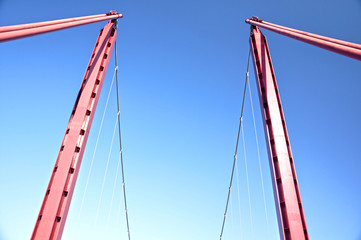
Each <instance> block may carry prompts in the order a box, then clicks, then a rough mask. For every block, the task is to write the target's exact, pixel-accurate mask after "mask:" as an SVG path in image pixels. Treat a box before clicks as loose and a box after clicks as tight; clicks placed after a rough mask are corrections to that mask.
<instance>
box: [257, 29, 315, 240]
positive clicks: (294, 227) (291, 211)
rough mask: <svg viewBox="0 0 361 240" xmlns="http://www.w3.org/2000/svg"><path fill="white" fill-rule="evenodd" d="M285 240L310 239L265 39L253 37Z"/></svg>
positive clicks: (262, 107) (273, 177) (273, 181)
mask: <svg viewBox="0 0 361 240" xmlns="http://www.w3.org/2000/svg"><path fill="white" fill-rule="evenodd" d="M250 45H251V48H252V57H253V63H254V64H253V65H254V68H255V74H256V78H257V80H258V81H257V86H258V93H259V97H260V103H261V111H262V117H263V125H264V130H265V136H266V142H267V145H268V155H269V162H270V168H271V176H272V183H273V188H274V196H275V203H276V208H277V214H278V222H279V230H280V236H281V239H287V240H305V239H309V237H308V232H307V226H306V221H305V216H304V212H303V208H302V201H301V195H300V191H299V187H298V181H297V177H296V171H295V166H294V160H293V157H292V152H291V146H290V141H289V138H288V134H287V129H286V123H285V119H284V115H283V110H282V105H281V99H280V96H279V93H278V87H277V83H276V78H275V75H274V71H273V66H272V62H271V57H270V53H269V49H268V45H267V41H266V38H265V36H264V35H263V34H262V33H261V32H260V30H259V29H258V28H257V27H253V32H252V34H251V37H250Z"/></svg>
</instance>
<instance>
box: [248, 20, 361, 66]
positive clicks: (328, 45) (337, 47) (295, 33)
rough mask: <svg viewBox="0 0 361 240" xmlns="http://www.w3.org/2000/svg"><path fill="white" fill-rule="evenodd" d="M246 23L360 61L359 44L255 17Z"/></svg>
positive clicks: (360, 49) (360, 51)
mask: <svg viewBox="0 0 361 240" xmlns="http://www.w3.org/2000/svg"><path fill="white" fill-rule="evenodd" d="M246 23H249V24H251V25H253V26H257V27H260V28H263V29H266V30H269V31H272V32H275V33H278V34H281V35H284V36H287V37H290V38H293V39H296V40H299V41H302V42H305V43H308V44H311V45H314V46H317V47H320V48H323V49H326V50H329V51H332V52H335V53H338V54H341V55H344V56H347V57H351V58H354V59H357V60H360V61H361V45H360V44H356V43H350V42H346V41H342V40H338V39H334V38H329V37H324V36H321V35H317V34H312V33H308V32H303V31H300V30H296V29H292V28H287V27H283V26H280V25H276V24H273V23H268V22H266V21H263V20H260V19H258V18H256V17H254V18H251V19H246Z"/></svg>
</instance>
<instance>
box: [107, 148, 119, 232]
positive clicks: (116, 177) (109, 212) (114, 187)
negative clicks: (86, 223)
mask: <svg viewBox="0 0 361 240" xmlns="http://www.w3.org/2000/svg"><path fill="white" fill-rule="evenodd" d="M119 166H120V154H119V157H118V164H117V170H116V173H115V179H114V184H113V192H112V199H111V201H110V207H109V211H108V217H107V221H106V230H108V227H109V220H110V214H111V212H112V208H113V201H114V195H115V189H116V186H117V180H118V173H119Z"/></svg>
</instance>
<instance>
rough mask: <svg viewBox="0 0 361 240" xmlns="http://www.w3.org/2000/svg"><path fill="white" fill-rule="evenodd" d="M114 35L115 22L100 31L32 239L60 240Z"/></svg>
mask: <svg viewBox="0 0 361 240" xmlns="http://www.w3.org/2000/svg"><path fill="white" fill-rule="evenodd" d="M116 35H117V34H116V28H115V22H114V20H113V21H111V22H109V23H108V24H106V26H105V27H104V28H103V29H102V30H101V31H100V34H99V37H98V40H97V42H96V45H95V48H94V51H93V54H92V56H91V59H90V62H89V65H88V68H87V70H86V73H85V76H84V79H83V82H82V84H81V87H80V90H79V93H78V96H77V99H76V101H75V105H74V108H73V111H72V113H71V116H70V119H69V123H68V126H67V128H66V131H65V135H64V138H63V141H62V143H61V147H60V150H59V154H58V157H57V159H56V162H55V166H54V169H53V172H52V175H51V178H50V181H49V185H48V187H47V189H46V193H45V197H44V200H43V203H42V205H41V208H40V212H39V215H38V218H37V221H36V224H35V227H34V231H33V234H32V237H31V239H61V236H62V232H63V229H64V225H65V221H66V217H67V214H68V210H69V206H70V202H71V198H72V195H73V191H74V187H75V183H76V179H77V176H78V173H79V168H80V164H81V161H82V157H83V153H84V150H85V145H86V142H87V138H88V135H89V131H90V127H91V123H92V120H93V117H94V113H95V109H96V106H97V102H98V99H99V95H100V91H101V88H102V85H103V81H104V77H105V74H106V71H107V68H108V65H109V60H110V56H111V53H112V50H113V46H114V43H115V39H116Z"/></svg>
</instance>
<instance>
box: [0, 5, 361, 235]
mask: <svg viewBox="0 0 361 240" xmlns="http://www.w3.org/2000/svg"><path fill="white" fill-rule="evenodd" d="M110 10H117V11H118V12H121V13H123V14H124V18H123V19H121V20H120V21H119V30H118V54H119V69H120V71H119V74H120V76H119V77H120V98H121V119H122V120H121V125H122V131H123V136H122V137H123V141H124V142H123V147H124V160H125V171H126V172H125V174H126V185H127V196H128V208H129V220H130V229H131V236H132V239H135V240H136V239H149V240H152V239H157V240H163V239H164V240H169V239H173V240H178V239H182V240H184V239H197V240H199V239H207V240H208V239H219V233H220V228H221V224H222V218H223V212H224V205H225V200H226V196H227V190H228V189H227V188H228V184H229V177H230V171H231V165H232V160H233V153H234V147H235V141H236V134H237V127H238V121H239V115H240V108H241V99H242V90H243V85H244V76H245V70H246V63H247V55H248V50H249V45H248V37H249V26H248V25H247V24H245V23H244V20H245V18H247V17H252V16H254V15H256V16H258V17H260V18H261V19H264V20H266V21H269V22H272V23H276V24H280V25H284V26H288V27H293V28H296V29H300V30H305V31H309V32H313V33H318V34H322V35H326V36H330V37H334V38H339V39H342V40H346V41H351V42H356V43H361V33H360V22H361V1H360V0H345V1H342V2H341V1H335V0H329V1H325V0H322V1H320V0H317V1H311V0H305V1H293V0H291V1H284V0H272V1H266V0H258V1H235V0H228V1H214V0H208V1H206V0H193V1H190V0H183V1H165V0H154V1H145V0H139V1H128V0H127V1H125V0H120V1H109V0H104V1H94V0H89V1H80V0H79V1H68V0H64V1H23V0H11V1H10V0H0V25H1V26H6V25H13V24H22V23H30V22H38V21H46V20H53V19H61V18H68V17H77V16H86V15H92V14H100V13H106V12H109V11H110ZM104 25H105V22H104V23H97V24H92V25H88V26H82V27H78V28H74V29H68V30H64V31H60V32H55V33H50V34H46V35H41V36H36V37H32V38H27V39H22V40H16V41H13V42H7V43H2V44H0V52H1V53H0V69H1V70H0V81H1V87H0V109H1V124H0V182H1V183H0V193H1V197H0V239H28V238H29V237H30V235H31V232H32V229H33V227H34V224H35V220H36V217H37V214H38V211H39V209H40V205H41V202H42V200H43V196H44V193H45V189H46V187H47V184H48V181H49V177H50V173H51V170H52V168H53V165H54V162H55V159H56V156H57V153H58V150H59V147H60V143H61V141H62V137H63V134H64V131H65V128H66V125H67V122H68V118H69V115H70V113H71V109H72V107H73V104H74V101H75V98H76V95H77V93H78V90H79V87H80V83H81V79H82V78H83V75H84V73H85V69H86V67H87V64H88V61H89V58H90V55H91V52H92V49H93V47H94V44H95V41H96V38H97V35H98V33H99V30H100V29H101V28H102V27H103V26H104ZM263 33H264V34H265V35H266V36H267V39H268V43H269V47H270V51H271V57H272V60H273V64H274V68H275V73H276V78H277V81H278V86H279V89H280V95H281V99H282V104H283V107H284V114H285V117H286V121H287V127H288V131H289V135H290V140H291V145H292V150H293V155H294V159H295V164H296V171H297V176H298V180H299V185H300V191H301V195H302V200H303V206H304V211H305V216H306V221H307V226H308V230H309V235H310V237H311V239H335V240H336V239H350V240H360V239H361V224H360V223H361V204H360V200H361V188H360V184H361V174H360V170H361V161H360V147H361V145H360V143H361V140H360V135H361V127H360V124H359V122H360V118H361V110H360V100H359V93H360V90H361V82H360V76H361V63H360V62H359V61H356V60H353V59H348V58H346V57H344V56H340V55H337V54H334V53H331V52H327V51H325V50H322V49H318V48H316V47H313V46H309V45H306V44H304V43H301V42H297V41H295V40H292V39H288V38H286V37H282V36H278V35H276V34H274V33H271V32H268V31H263ZM113 70H114V59H112V61H111V64H110V66H109V69H108V73H107V77H106V80H105V83H104V86H103V92H102V95H101V97H100V100H99V104H98V109H97V112H96V115H95V118H94V122H93V126H92V130H91V133H90V136H89V140H88V145H87V149H86V152H85V154H84V158H83V164H82V167H81V170H80V173H79V177H78V182H77V185H76V189H75V193H74V196H73V201H72V205H71V208H70V212H69V215H68V219H67V224H66V226H65V230H64V234H63V239H126V232H125V221H124V211H123V206H122V205H121V207H122V211H121V214H118V209H119V203H120V202H121V203H123V202H122V201H123V200H121V198H120V190H121V188H120V182H119V181H118V183H117V184H118V185H117V189H118V191H117V193H116V195H115V197H114V204H113V208H112V210H111V214H110V218H109V221H108V220H107V216H108V212H109V211H110V210H109V208H110V201H111V193H112V188H113V185H112V184H113V182H114V178H115V170H116V164H117V160H118V158H117V152H118V151H119V148H118V145H117V144H118V141H117V140H116V141H115V143H114V147H113V150H112V155H111V159H110V168H109V172H108V175H107V178H106V185H105V190H104V197H103V200H102V202H101V208H100V210H101V211H100V214H99V218H98V222H97V224H96V225H94V219H95V216H96V209H97V205H98V201H99V193H100V189H101V184H102V179H103V175H104V171H105V165H106V161H107V156H108V153H109V146H110V143H111V137H112V132H113V126H114V121H115V116H116V100H115V92H114V88H113V90H112V92H111V100H110V103H109V106H108V110H107V113H106V117H105V122H104V127H103V130H102V134H101V136H100V144H99V147H98V150H97V152H96V155H95V160H94V166H93V172H92V175H91V180H90V183H89V188H88V192H87V195H86V199H85V203H84V207H83V211H82V213H81V214H80V216H79V217H78V215H79V207H80V204H81V198H82V194H83V192H84V186H85V183H86V178H87V175H88V172H89V168H90V162H91V158H92V155H93V149H94V146H95V142H96V138H97V134H98V131H99V126H100V121H101V117H102V113H103V109H104V106H105V102H106V98H107V93H108V91H109V88H110V83H111V80H112V76H113V72H114V71H113ZM250 84H251V89H252V97H253V102H254V108H255V115H256V126H257V130H258V139H259V141H260V150H261V153H260V155H261V163H262V170H263V177H264V181H265V197H266V203H267V215H268V221H269V227H268V228H269V231H267V224H266V218H265V210H264V205H263V197H262V188H261V180H260V174H259V167H258V158H257V149H256V141H255V135H254V129H253V120H252V112H251V105H250V99H249V95H247V98H246V100H247V101H246V106H245V113H244V131H245V144H246V147H247V148H246V151H247V163H248V174H249V184H250V198H251V203H252V208H251V209H252V221H251V220H250V219H251V217H250V214H249V205H248V195H247V183H246V172H245V162H244V158H243V145H242V144H243V143H242V142H241V144H240V152H239V157H238V159H239V162H238V171H239V187H240V188H239V189H240V190H239V191H240V207H241V214H240V213H239V210H238V198H237V185H236V184H235V185H234V188H233V190H234V191H233V193H232V201H231V205H230V211H229V215H228V218H227V222H226V229H225V234H224V238H223V239H279V236H278V227H277V221H276V214H275V207H274V201H273V192H272V184H271V178H270V171H269V165H268V159H267V152H266V147H265V142H264V133H263V127H262V122H261V116H260V110H259V102H258V97H257V92H256V90H257V89H256V82H255V78H254V73H253V67H251V72H250ZM247 94H249V92H248V93H247ZM235 183H236V182H235ZM240 217H241V218H240ZM240 219H241V224H240ZM240 225H241V227H240ZM252 226H253V232H252V231H251V229H252Z"/></svg>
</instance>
